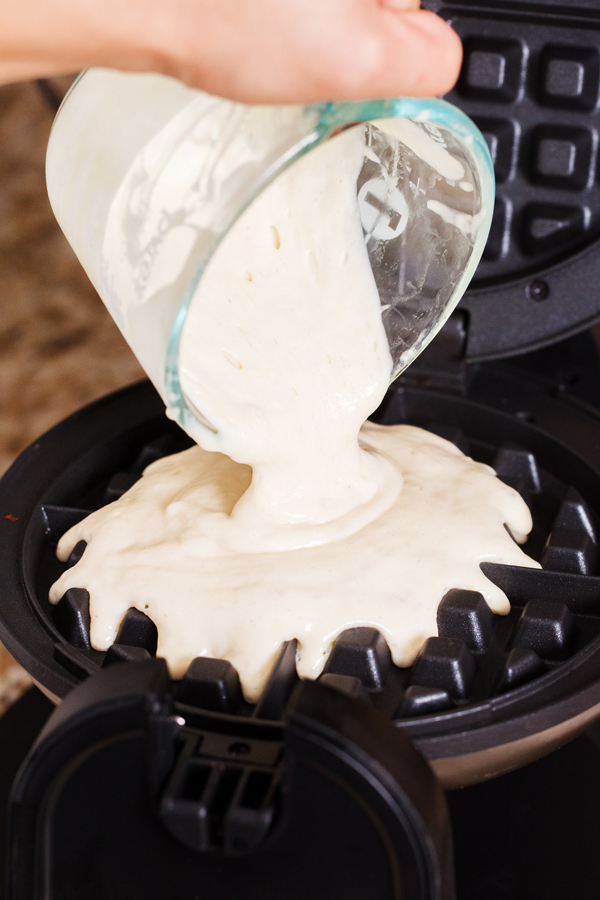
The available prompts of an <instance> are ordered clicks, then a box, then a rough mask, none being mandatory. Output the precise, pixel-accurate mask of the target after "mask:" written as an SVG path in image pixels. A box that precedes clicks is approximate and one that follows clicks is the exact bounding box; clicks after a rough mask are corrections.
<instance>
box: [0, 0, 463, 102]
mask: <svg viewBox="0 0 600 900" xmlns="http://www.w3.org/2000/svg"><path fill="white" fill-rule="evenodd" d="M418 3H419V0H103V2H102V3H100V2H98V0H18V2H14V0H13V2H10V0H0V81H5V82H6V81H14V80H19V79H23V78H34V77H43V76H49V75H55V74H59V73H65V72H72V71H76V70H77V69H81V68H85V67H87V66H107V67H111V68H118V69H125V70H132V71H158V72H163V73H166V74H168V75H173V76H175V77H176V78H180V79H181V80H182V81H185V82H186V83H187V84H189V85H193V86H194V87H199V88H202V89H204V90H206V91H209V92H210V93H213V94H218V95H221V96H225V97H231V98H232V99H235V100H242V101H245V102H248V103H308V102H313V101H317V100H345V99H355V100H359V99H366V98H372V97H389V96H398V95H402V94H405V95H412V96H431V95H435V94H442V93H445V92H446V91H448V90H449V89H450V88H451V87H452V85H453V84H454V82H455V80H456V78H457V76H458V71H459V68H460V62H461V52H462V51H461V44H460V40H459V38H458V36H457V35H456V34H455V33H454V32H453V31H452V30H451V29H450V28H449V27H448V26H447V25H446V23H445V22H444V21H443V20H442V19H440V18H439V17H437V16H435V15H434V14H433V13H429V12H427V11H425V10H420V9H419V8H418Z"/></svg>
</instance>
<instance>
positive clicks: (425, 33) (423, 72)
mask: <svg viewBox="0 0 600 900" xmlns="http://www.w3.org/2000/svg"><path fill="white" fill-rule="evenodd" d="M400 2H402V0H391V2H388V4H386V6H384V8H383V9H382V10H381V14H380V28H381V32H380V35H381V41H382V43H381V45H380V46H381V51H382V52H381V64H380V66H378V71H377V73H376V75H375V77H374V83H373V85H372V88H373V89H372V93H371V96H373V97H389V96H394V95H398V94H405V95H407V96H412V97H431V96H435V95H438V94H445V93H447V92H448V91H449V90H450V89H451V88H452V87H453V86H454V84H455V83H456V79H457V78H458V74H459V71H460V66H461V62H462V44H461V41H460V38H459V37H458V35H457V34H456V32H455V31H453V30H452V28H450V26H449V25H448V24H447V23H446V22H445V21H444V20H443V19H441V18H440V17H439V16H436V15H435V14H434V13H431V12H428V11H427V10H421V9H417V10H407V9H406V8H404V9H399V8H397V7H396V8H395V4H398V6H399V4H400Z"/></svg>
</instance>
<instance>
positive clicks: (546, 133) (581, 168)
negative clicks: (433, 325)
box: [529, 125, 594, 190]
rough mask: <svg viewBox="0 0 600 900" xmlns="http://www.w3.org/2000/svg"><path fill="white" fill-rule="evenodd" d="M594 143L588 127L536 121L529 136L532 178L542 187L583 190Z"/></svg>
mask: <svg viewBox="0 0 600 900" xmlns="http://www.w3.org/2000/svg"><path fill="white" fill-rule="evenodd" d="M593 146H594V139H593V135H592V132H591V131H590V129H589V128H581V127H575V126H573V125H538V126H537V127H536V128H535V129H534V130H533V134H532V137H531V153H530V170H529V176H530V178H531V180H532V181H533V182H534V184H540V185H544V186H545V187H557V188H565V189H568V190H582V189H583V188H584V187H585V186H586V185H587V183H588V181H589V178H590V168H591V163H592V151H593Z"/></svg>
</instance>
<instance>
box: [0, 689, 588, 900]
mask: <svg viewBox="0 0 600 900" xmlns="http://www.w3.org/2000/svg"><path fill="white" fill-rule="evenodd" d="M53 708H54V706H53V704H52V703H51V702H50V701H49V700H47V698H45V697H44V696H43V695H42V694H41V693H40V692H39V691H38V690H36V689H35V688H34V689H32V690H30V691H29V692H28V693H27V694H26V695H25V696H24V697H23V698H22V699H21V700H19V701H18V702H17V703H16V704H15V705H14V706H13V707H12V708H11V710H9V712H8V713H7V714H6V715H5V716H4V717H3V718H2V719H1V720H0V841H2V843H3V844H4V843H5V841H6V815H5V813H6V806H7V802H8V797H9V793H10V789H11V785H12V782H13V780H14V778H15V776H16V774H17V771H18V768H19V766H20V765H21V763H22V761H23V759H24V757H25V755H26V753H27V751H28V750H29V747H30V746H31V744H32V743H33V741H34V739H35V737H36V735H37V734H38V733H39V731H41V729H42V727H43V726H44V724H45V722H46V720H47V718H48V716H49V715H50V714H51V712H52V710H53ZM599 767H600V728H599V727H598V726H597V725H593V726H592V727H591V728H589V729H588V730H587V731H586V732H585V733H584V734H583V735H582V736H581V737H579V738H577V739H576V740H574V741H572V742H571V743H570V744H568V745H567V746H566V747H563V748H562V749H561V750H558V751H557V752H556V753H553V754H551V755H550V756H547V757H545V758H544V759H542V760H539V761H538V762H536V763H533V764H531V765H530V766H528V767H527V768H526V769H521V770H519V771H518V772H513V773H510V774H508V775H504V776H502V777H500V778H497V779H494V780H493V781H491V782H488V783H486V784H480V785H474V786H472V787H470V788H465V789H463V790H459V791H451V792H449V793H448V794H447V799H448V804H449V807H450V814H451V820H452V830H453V834H454V849H455V864H456V895H457V897H458V900H482V898H485V900H531V898H532V897H544V898H545V900H565V897H572V898H574V900H597V897H598V896H599V895H600V867H598V865H597V847H598V844H599V842H600V816H598V808H599V807H600V781H599V780H598V778H597V772H598V769H599ZM4 882H5V872H4V856H0V900H4V898H5V894H4V890H3V885H4Z"/></svg>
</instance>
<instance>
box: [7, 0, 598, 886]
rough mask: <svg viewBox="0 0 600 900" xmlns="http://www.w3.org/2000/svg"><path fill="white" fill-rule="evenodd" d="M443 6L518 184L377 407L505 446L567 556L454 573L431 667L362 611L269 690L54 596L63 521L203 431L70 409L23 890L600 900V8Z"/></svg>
mask: <svg viewBox="0 0 600 900" xmlns="http://www.w3.org/2000/svg"><path fill="white" fill-rule="evenodd" d="M429 5H430V6H431V8H433V9H435V10H436V11H437V12H439V13H440V14H441V15H443V16H445V17H446V18H447V19H448V20H450V21H451V22H452V25H453V26H454V27H455V28H456V30H457V31H458V33H459V34H460V35H461V37H462V39H463V42H464V48H465V59H464V64H463V69H462V72H461V76H460V79H459V82H458V85H457V87H456V89H455V90H454V91H453V92H452V93H451V94H450V95H449V99H450V100H451V101H452V102H454V103H456V105H458V106H460V107H462V108H463V109H464V110H465V111H466V112H467V113H468V114H469V115H470V116H472V118H473V119H474V120H475V121H476V123H477V124H478V125H479V127H480V129H481V130H482V131H483V133H484V134H485V136H486V139H487V140H488V143H489V146H490V149H491V151H492V156H493V158H494V163H495V169H496V179H497V200H496V207H495V215H494V220H493V225H492V230H491V234H490V238H489V241H488V244H487V247H486V251H485V254H484V259H483V260H482V263H481V265H480V267H479V269H478V272H477V275H476V278H475V280H474V282H473V284H472V286H471V288H470V289H469V291H468V292H467V294H466V296H465V298H464V299H463V301H462V302H461V304H460V306H459V308H458V310H457V311H456V312H455V313H454V314H453V316H452V317H451V319H450V320H449V322H448V323H447V325H446V326H445V328H444V329H443V331H442V332H441V333H440V335H439V336H438V337H437V338H436V340H435V341H434V342H433V343H432V344H431V346H430V347H429V348H428V349H427V350H426V351H425V353H423V354H422V356H421V357H420V358H419V359H418V360H417V362H416V363H414V364H413V366H412V367H411V368H410V369H409V370H408V371H407V372H406V373H405V375H404V376H403V377H402V378H401V379H400V381H399V382H397V383H396V384H395V385H393V386H392V388H391V389H390V391H389V393H388V395H387V397H386V398H385V401H384V403H383V404H382V406H381V408H380V409H379V410H378V411H377V413H376V414H375V417H374V418H376V419H377V420H378V421H381V422H384V423H395V422H409V423H411V424H416V425H419V426H423V427H426V428H429V429H430V430H432V431H435V432H436V433H438V434H440V435H442V436H443V437H445V438H448V439H449V440H451V441H453V442H454V443H456V444H457V446H459V447H460V448H461V449H462V450H464V451H465V452H467V453H468V454H469V455H472V456H473V457H474V458H475V459H478V460H481V461H483V462H486V463H490V464H492V465H493V466H494V467H495V469H496V471H497V472H498V475H499V477H500V478H502V479H503V480H504V481H506V482H507V483H509V484H510V485H512V486H513V487H514V488H516V489H517V490H518V491H519V492H520V493H521V495H522V496H523V497H524V499H525V500H526V502H527V503H528V504H529V506H530V508H531V511H532V515H533V520H534V528H533V531H532V533H531V536H530V538H529V540H528V543H527V544H526V546H525V549H526V551H527V552H528V553H529V554H530V555H531V556H533V557H534V558H535V559H537V560H539V561H540V562H541V564H542V568H541V569H540V570H532V569H521V568H518V567H510V566H500V565H491V564H486V565H484V570H485V572H486V574H487V575H488V577H489V578H490V579H491V580H492V581H494V582H495V583H496V584H498V585H499V586H500V587H502V589H503V590H504V591H505V592H506V594H507V595H508V597H509V599H510V601H511V605H512V609H511V612H510V613H509V615H508V616H505V617H496V616H494V615H492V613H491V612H490V611H489V609H488V607H487V606H486V604H485V602H484V601H483V598H482V597H481V595H479V594H477V593H474V592H470V591H464V590H460V589H456V590H452V591H450V592H449V593H448V594H446V596H445V597H443V598H442V597H440V601H441V602H440V606H439V611H438V631H439V634H438V635H437V636H432V637H431V638H429V640H428V641H427V642H426V643H425V645H424V647H423V648H422V650H421V652H420V654H419V656H418V658H417V660H416V662H415V664H414V665H413V666H412V667H411V668H409V669H398V668H396V667H395V666H394V665H393V664H392V662H391V659H390V654H389V650H388V647H387V645H386V643H385V641H384V640H383V638H382V637H381V635H380V634H379V633H378V632H377V631H376V630H374V629H370V628H353V629H350V630H348V631H346V632H345V633H343V634H342V635H341V636H340V637H339V638H338V639H337V640H336V642H335V644H334V646H333V649H332V651H331V655H330V657H329V659H328V662H327V665H326V668H325V672H324V674H323V675H322V676H321V677H320V678H319V679H318V680H317V681H316V682H305V683H301V682H299V681H298V678H297V676H296V671H295V644H294V642H291V643H288V644H286V645H284V646H283V648H282V650H281V653H280V656H279V658H278V660H277V662H276V664H275V666H274V669H273V671H272V673H271V676H270V679H269V681H268V683H267V686H266V688H265V691H264V693H263V695H262V697H261V699H260V700H259V702H258V703H257V704H256V705H255V706H250V705H249V704H247V703H246V702H245V701H244V700H243V697H242V694H241V690H240V684H239V679H238V675H237V672H236V671H235V669H234V668H233V667H232V666H231V664H230V663H228V662H226V661H223V660H215V659H207V658H198V659H196V660H194V661H193V662H192V664H191V665H190V667H189V669H188V671H187V673H186V674H185V676H184V678H183V680H182V681H181V682H178V683H174V682H172V681H170V680H169V677H168V673H167V671H166V668H165V665H164V663H163V661H162V660H160V659H156V657H155V654H156V638H157V635H156V627H155V625H154V623H153V622H152V621H151V620H150V619H149V618H148V617H147V616H146V615H145V614H144V613H143V612H142V611H139V610H136V609H133V608H132V609H130V610H129V612H128V613H127V614H126V616H125V618H124V620H123V622H122V624H121V628H120V630H119V633H118V636H117V639H116V641H115V643H114V645H113V646H112V647H111V648H110V649H109V650H108V651H107V652H106V653H101V652H99V651H96V650H94V649H92V648H91V647H90V642H89V608H88V595H87V592H86V591H85V590H82V589H73V590H70V591H68V592H67V594H65V596H64V597H63V598H62V600H61V601H60V602H59V604H58V605H57V606H56V607H51V606H50V604H49V603H48V600H47V594H48V588H49V586H50V584H51V583H52V582H53V581H54V580H55V579H56V577H57V576H58V575H59V573H60V572H61V571H62V568H63V566H62V564H61V563H59V562H58V561H57V559H56V557H55V547H56V543H57V541H58V539H59V537H60V536H61V535H62V534H63V533H64V532H65V531H66V529H67V528H69V527H70V526H71V525H73V524H74V523H75V522H77V521H78V520H80V519H81V518H82V517H84V516H85V515H87V514H88V512H89V511H90V510H93V509H96V508H98V507H99V506H101V505H103V504H105V503H108V502H110V501H112V500H115V499H117V498H118V497H119V496H120V495H121V494H122V493H124V491H126V490H127V489H128V488H129V487H130V486H131V485H132V484H133V483H134V482H135V481H136V480H137V479H138V478H139V477H140V475H141V473H142V471H143V469H144V468H145V466H147V465H148V464H149V463H150V462H152V461H154V460H155V459H158V458H160V457H161V456H164V455H166V454H169V453H173V452H176V451H178V450H182V449H184V448H185V447H186V446H188V445H189V439H188V438H187V437H186V436H185V435H184V434H183V433H182V432H181V431H179V429H178V428H177V426H175V425H173V423H171V422H169V421H168V420H167V419H166V417H165V416H164V414H163V407H162V403H161V401H160V400H159V398H158V396H157V395H156V393H155V392H154V390H153V388H152V387H151V386H150V385H149V383H147V382H143V383H141V384H138V385H135V386H133V387H131V388H127V389H125V390H123V391H120V392H118V393H116V394H113V395H111V396H109V397H107V398H105V399H103V400H101V401H99V402H97V403H95V404H93V405H92V406H90V407H87V408H86V409H84V410H82V411H81V412H79V413H77V414H76V415H74V416H72V417H71V418H70V419H68V420H66V421H65V422H63V423H62V424H60V425H58V426H57V427H56V428H54V429H53V430H52V431H50V432H49V433H48V434H46V435H45V436H44V437H42V438H41V439H40V440H39V441H37V442H36V443H35V444H34V445H33V446H32V447H30V448H29V449H28V450H27V451H25V453H24V454H22V456H21V457H20V458H19V459H18V460H17V461H16V463H15V464H14V465H13V467H12V468H11V470H10V471H9V472H8V473H7V475H6V476H5V477H4V479H3V480H2V482H1V483H0V530H1V532H2V540H1V542H0V561H1V571H2V582H1V584H2V602H1V605H0V638H1V639H2V641H3V642H4V643H5V644H6V646H7V647H8V649H9V650H10V651H11V652H12V653H13V654H14V656H15V657H16V658H17V659H18V660H19V662H21V663H22V665H23V666H24V667H25V668H26V669H27V670H28V671H29V672H30V673H31V674H32V675H33V677H34V678H35V680H36V681H37V683H38V685H39V686H40V687H41V688H42V690H43V691H44V692H45V693H46V695H47V696H49V697H51V698H52V699H53V700H54V701H55V702H56V701H57V700H62V702H61V703H60V705H59V706H58V708H57V709H56V710H55V711H54V712H53V713H52V714H51V715H50V717H49V718H48V715H49V711H50V704H49V703H48V701H46V700H45V699H44V698H43V697H42V695H41V694H39V692H35V693H30V694H28V695H26V696H25V698H24V699H23V700H21V701H20V702H19V703H18V704H16V705H15V707H13V708H12V709H11V710H10V711H9V713H8V714H7V715H6V716H5V717H4V719H3V720H1V721H0V772H2V773H3V775H2V778H3V779H4V780H3V781H0V795H2V792H3V791H4V793H6V790H7V783H8V781H11V780H12V773H13V772H14V771H15V770H16V767H17V763H18V762H20V761H21V758H22V756H23V755H24V754H25V751H26V750H27V747H28V745H29V744H30V742H31V740H32V738H33V733H34V731H35V727H37V723H39V724H40V727H41V725H42V724H43V723H44V722H45V720H46V719H48V721H47V722H46V724H45V726H44V728H43V730H42V732H41V734H40V735H39V737H38V739H37V741H36V742H35V744H34V746H33V749H31V750H30V752H29V753H28V754H27V755H26V758H25V761H24V762H23V765H22V766H21V769H20V772H19V775H18V777H17V779H16V780H15V783H14V786H13V790H12V798H11V802H10V806H9V815H8V825H6V823H4V822H3V823H2V827H3V828H5V829H6V830H7V832H8V857H7V860H8V864H7V880H6V885H7V887H6V898H7V900H34V898H35V900H51V898H52V900H108V898H110V900H121V898H127V900H137V898H151V900H163V898H168V900H195V898H197V900H200V898H202V900H204V898H208V900H254V898H260V900H271V898H273V900H275V898H277V900H300V898H302V900H307V898H311V900H321V898H322V900H325V898H326V900H338V898H340V900H341V898H344V900H354V898H356V900H358V898H360V900H379V898H395V900H400V898H402V900H420V898H427V900H451V898H454V897H457V898H458V900H525V898H526V897H527V898H528V900H532V898H533V900H536V898H541V897H544V898H545V900H564V898H567V897H568V898H569V900H571V898H572V900H592V898H597V897H598V896H600V864H598V861H597V850H596V847H597V846H598V840H599V839H600V814H598V809H600V783H599V779H598V777H597V772H598V766H599V764H600V730H598V729H597V726H594V725H593V724H592V723H593V722H594V720H595V719H596V718H597V717H599V716H600V557H599V554H598V545H599V542H600V358H599V356H598V352H597V349H596V343H595V341H594V338H593V334H592V332H591V331H590V330H589V329H590V326H591V325H592V324H593V323H594V322H595V321H596V320H597V319H598V318H600V186H599V184H598V167H597V154H598V133H599V126H600V111H599V107H598V100H599V90H600V5H599V4H598V0H577V2H576V3H575V2H574V3H568V4H567V3H565V0H561V2H560V3H558V2H554V0H548V2H546V3H545V4H539V3H533V2H521V0H511V2H508V0H505V2H500V0H498V2H495V3H493V4H492V3H491V2H488V3H487V5H484V4H479V3H478V2H466V0H463V2H462V3H456V4H453V5H452V6H450V5H445V4H442V3H437V2H431V3H430V4H429ZM82 552H85V545H84V544H81V545H78V546H77V547H76V548H75V550H74V552H73V554H72V557H71V559H70V560H69V562H68V563H67V565H72V564H74V562H75V561H76V560H77V559H78V558H79V556H80V554H81V553H82ZM173 602H176V597H174V598H173ZM63 698H64V699H63ZM34 725H35V727H34ZM590 726H591V727H590ZM586 729H587V730H586ZM584 731H585V733H584V734H583V736H581V737H578V738H577V739H576V740H574V741H573V743H571V744H569V745H568V746H565V747H563V748H562V749H560V750H557V752H555V753H553V754H552V755H551V756H546V754H548V753H549V751H551V750H555V749H556V748H559V747H561V746H562V745H563V744H566V743H567V742H568V741H570V740H571V739H572V738H576V736H577V735H578V734H580V733H582V732H584ZM542 757H545V758H542ZM535 760H538V761H537V762H535ZM427 763H428V764H427ZM525 763H531V765H529V766H528V767H527V768H526V769H520V770H519V771H516V770H517V769H518V768H519V767H521V766H523V765H524V764H525ZM507 773H510V774H507ZM495 776H500V777H495ZM492 778H494V780H490V779H492ZM469 785H470V786H469ZM443 788H445V789H447V791H448V793H447V794H446V795H445V794H444V791H443ZM452 832H453V835H454V838H453V839H452ZM452 840H454V852H453V847H452ZM454 871H455V872H456V878H455V876H454Z"/></svg>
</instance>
